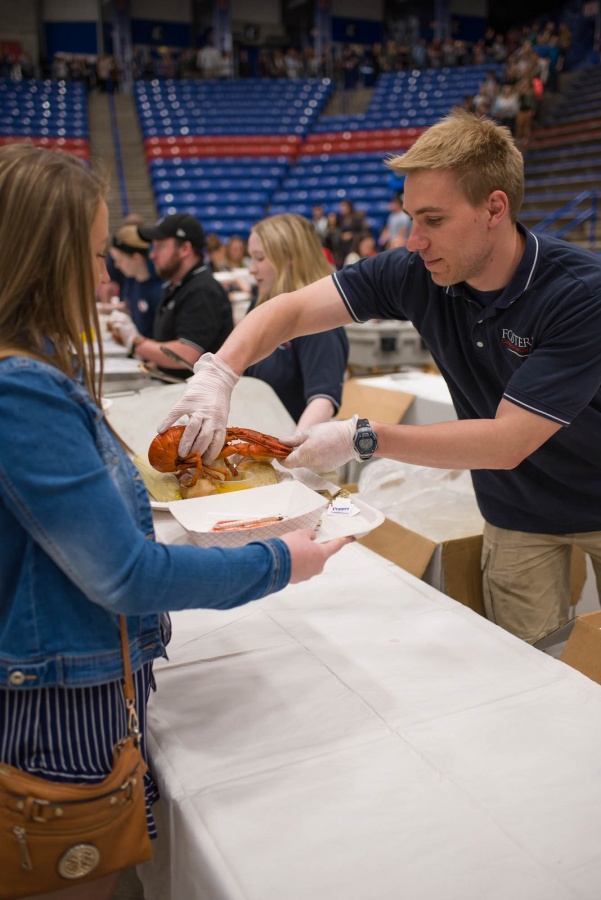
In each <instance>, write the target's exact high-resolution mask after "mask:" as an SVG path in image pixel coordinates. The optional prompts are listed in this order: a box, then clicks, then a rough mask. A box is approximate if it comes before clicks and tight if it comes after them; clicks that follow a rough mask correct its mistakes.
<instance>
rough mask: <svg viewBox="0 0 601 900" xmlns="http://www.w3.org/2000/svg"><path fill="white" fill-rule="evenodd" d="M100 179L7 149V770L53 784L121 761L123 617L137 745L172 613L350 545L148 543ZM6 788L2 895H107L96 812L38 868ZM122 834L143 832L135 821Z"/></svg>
mask: <svg viewBox="0 0 601 900" xmlns="http://www.w3.org/2000/svg"><path fill="white" fill-rule="evenodd" d="M104 194H105V190H104V185H103V183H102V181H101V179H100V178H99V177H98V176H97V175H95V174H94V172H93V171H90V170H88V169H87V168H86V167H85V166H84V165H83V164H82V163H81V162H80V161H79V160H77V159H76V158H75V157H74V156H70V155H69V154H67V153H55V152H50V151H47V150H39V149H37V148H35V147H33V146H29V145H25V144H18V145H10V146H6V147H3V148H1V149H0V533H1V534H2V554H1V556H0V585H2V600H1V602H0V722H2V723H3V727H2V728H1V729H0V778H2V779H6V778H8V777H15V778H21V779H23V778H25V777H26V778H27V780H28V781H31V780H32V778H35V780H36V782H38V781H43V782H44V786H45V788H46V787H47V782H48V781H50V782H52V783H53V788H52V789H53V790H54V791H55V793H56V792H58V791H59V790H61V787H60V785H62V784H66V785H71V788H73V787H74V786H80V785H85V786H86V787H89V788H90V789H91V788H92V787H93V786H94V785H96V786H98V784H99V783H100V782H104V781H105V779H107V777H109V776H111V774H112V773H113V748H114V747H115V745H117V744H118V743H119V742H120V741H121V740H122V739H124V738H125V737H126V735H127V733H128V726H127V718H128V717H127V713H126V702H125V697H124V695H123V690H122V678H123V674H124V665H123V657H122V652H121V645H120V623H121V622H122V619H121V617H122V616H123V617H125V623H124V624H126V632H125V634H124V645H125V646H127V645H129V656H130V657H131V668H132V671H133V679H134V685H135V706H136V710H137V718H138V720H139V729H140V731H139V741H140V750H141V752H142V754H143V755H145V752H146V751H145V741H146V735H145V730H146V702H147V698H148V695H149V693H150V690H151V689H152V688H153V687H154V680H153V675H152V663H153V660H154V659H156V658H157V657H160V656H165V645H166V643H167V642H168V640H169V631H170V627H169V619H168V616H167V615H166V612H167V610H172V609H173V610H176V609H187V608H197V607H211V608H214V609H216V610H218V609H229V608H231V607H235V606H239V605H242V604H244V603H247V602H248V601H250V600H254V599H257V598H259V597H263V596H265V595H267V594H269V593H271V592H273V591H279V590H281V589H282V588H283V587H285V586H286V585H287V584H288V583H289V582H297V581H302V580H305V579H307V578H310V577H312V576H313V575H316V574H318V573H319V572H320V571H321V570H322V568H323V566H324V564H325V562H326V561H327V559H328V558H329V557H330V556H331V555H332V553H334V552H336V551H337V550H339V549H340V548H341V547H342V546H343V545H344V544H345V543H348V539H345V538H342V539H339V540H335V541H331V542H329V543H327V544H318V543H316V542H315V541H314V540H313V538H314V537H315V535H314V533H312V532H310V531H309V530H301V531H296V532H292V533H290V534H287V535H285V536H284V537H283V538H281V539H275V540H268V541H257V542H254V543H251V544H247V545H246V546H244V547H240V548H236V549H223V548H207V549H201V548H200V547H194V546H171V545H166V544H157V543H155V540H154V531H153V522H152V512H151V508H150V503H149V499H148V494H147V492H146V489H145V487H144V484H143V482H142V481H141V479H140V477H139V475H138V473H137V471H136V469H135V468H134V466H133V463H132V462H131V460H130V459H129V457H128V454H127V452H126V450H125V449H124V447H123V446H122V443H121V442H120V440H119V439H118V437H117V436H116V435H115V433H114V432H113V430H112V428H111V427H110V425H109V424H108V422H107V420H106V419H105V416H104V413H103V409H102V401H101V380H100V378H99V377H98V376H97V371H98V368H99V366H100V368H101V363H102V351H101V348H100V346H96V343H95V338H94V334H98V333H99V324H98V313H97V310H96V302H95V297H96V290H97V288H98V285H99V284H100V283H101V282H107V281H108V278H109V276H108V273H107V270H106V265H105V256H106V245H107V241H108V237H109V230H108V210H107V206H106V202H105V200H104ZM32 222H35V228H33V229H32ZM207 355H209V354H207ZM97 364H98V365H97ZM236 380H237V379H236V378H234V382H235V381H236ZM214 396H215V397H216V398H217V399H218V400H219V397H220V392H219V390H216V391H215V395H214ZM224 402H225V401H224ZM128 708H129V704H128ZM132 709H133V707H132ZM9 767H11V768H10V769H9ZM11 770H16V772H14V776H13V772H12V771H11ZM7 773H8V774H7ZM13 783H14V782H13ZM135 783H137V782H135ZM2 784H4V782H3V783H2ZM144 787H145V798H146V809H145V810H144V804H142V806H141V807H140V809H139V810H138V807H137V806H136V810H137V811H138V812H141V817H142V818H141V826H142V829H143V832H142V833H143V834H144V835H145V834H146V832H145V831H144V826H145V825H146V827H147V831H148V833H149V834H150V835H151V836H152V834H153V832H154V823H153V820H152V812H151V804H152V802H153V801H154V800H155V799H156V797H157V790H156V786H155V784H154V781H153V779H152V777H151V775H150V773H149V772H147V773H146V775H145V776H144ZM38 790H39V791H40V792H41V790H42V788H41V786H38ZM2 792H3V796H2V799H1V801H0V827H1V831H0V833H1V838H0V855H1V858H2V866H1V870H2V880H1V882H0V896H3V897H14V896H19V897H22V896H25V895H26V896H27V897H28V898H32V897H34V896H35V897H43V898H46V897H52V898H56V900H59V898H60V900H108V898H109V897H111V896H112V895H113V892H114V889H115V884H116V881H117V877H118V872H115V871H114V868H115V867H117V868H118V867H119V866H118V864H116V863H115V861H114V860H115V857H114V856H109V855H105V857H104V858H103V859H102V860H101V862H102V865H103V866H104V869H102V870H101V871H103V872H104V873H106V874H103V876H102V877H101V878H98V875H97V874H94V873H95V866H97V865H98V863H99V859H95V858H94V853H93V852H92V851H94V847H93V846H92V844H91V843H87V842H88V841H92V842H93V840H94V835H90V834H89V831H88V826H87V825H86V829H85V830H83V829H82V830H81V831H78V832H77V845H78V846H79V845H81V846H83V847H86V846H87V847H88V849H89V848H90V847H91V851H90V853H88V854H87V855H86V856H85V857H81V859H80V862H81V865H80V864H79V863H78V867H77V869H76V870H75V869H70V870H69V871H67V874H65V875H63V872H62V868H61V866H60V865H59V866H58V875H57V862H58V861H57V860H56V859H55V860H50V856H48V860H49V861H48V864H47V865H46V866H44V864H43V863H41V862H40V857H38V856H36V853H35V851H32V852H31V856H29V855H28V854H29V850H28V840H29V841H31V839H32V834H30V835H29V837H28V836H27V832H26V831H25V829H23V828H20V829H19V830H18V829H17V828H16V827H14V826H12V825H11V817H13V818H14V816H17V815H18V808H17V807H16V806H14V805H9V803H8V802H5V797H6V789H5V788H4V786H2ZM34 796H36V795H34ZM38 796H40V793H38ZM41 796H44V794H43V793H41ZM143 799H144V797H142V800H143ZM23 807H24V809H25V812H23V815H26V809H27V808H26V807H25V804H23ZM30 812H31V811H30ZM31 814H32V815H33V813H31ZM39 815H40V814H39V813H38V816H39ZM57 815H58V813H57ZM69 815H71V813H70V812H69ZM91 815H92V813H91V812H89V811H88V819H87V820H86V821H87V822H89V821H90V817H91ZM65 818H67V816H65ZM39 821H40V820H39V818H38V819H37V820H36V825H35V826H34V829H33V832H32V833H33V835H34V837H35V833H39V829H40V825H39V824H38V822H39ZM43 821H44V819H43V818H42V822H43ZM139 826H140V820H138V827H139ZM65 827H66V828H67V826H65ZM36 829H37V832H36ZM128 833H129V828H128ZM71 840H73V838H71ZM125 843H127V842H125ZM130 844H131V847H132V848H135V847H137V846H138V844H137V843H136V841H135V838H133V836H132V841H131V842H130ZM36 846H38V847H39V844H36ZM71 849H74V848H71ZM75 849H76V848H75ZM97 855H98V854H97ZM132 855H133V854H132ZM127 858H128V860H130V862H131V863H132V864H133V863H134V862H139V861H141V859H139V858H138V857H136V859H135V860H134V859H132V858H131V857H130V856H128V857H127ZM24 860H25V863H24ZM84 862H85V867H84V865H83V863H84ZM105 863H106V864H105ZM121 865H123V863H121ZM63 878H64V885H62V879H63ZM56 879H59V880H60V881H61V887H60V889H59V890H56V889H55V887H54V881H55V880H56ZM51 883H52V884H53V887H52V888H49V887H48V885H49V884H51ZM48 890H52V893H51V894H48ZM25 892H26V893H25Z"/></svg>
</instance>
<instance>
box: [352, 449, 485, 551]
mask: <svg viewBox="0 0 601 900" xmlns="http://www.w3.org/2000/svg"><path fill="white" fill-rule="evenodd" d="M359 494H360V496H361V499H362V500H364V501H365V502H366V503H369V504H370V505H371V506H375V508H376V509H379V510H381V511H382V512H383V513H384V514H385V515H386V516H388V518H389V519H392V521H393V522H397V523H398V524H399V525H403V526H404V527H405V528H409V529H411V530H412V531H415V532H416V533H417V534H421V535H423V536H424V537H427V538H429V539H430V540H432V541H436V542H437V543H438V542H440V541H447V540H453V539H455V538H461V537H468V536H469V535H472V534H480V533H481V531H482V528H483V525H484V520H483V518H482V516H481V514H480V510H479V509H478V504H477V503H476V497H475V495H474V489H473V486H472V480H471V477H470V473H469V472H468V471H460V470H455V469H430V468H426V467H424V466H414V465H410V464H409V463H401V462H396V461H394V460H390V459H378V460H375V461H374V462H372V463H370V464H369V466H366V468H365V469H364V470H363V471H362V472H361V475H360V477H359Z"/></svg>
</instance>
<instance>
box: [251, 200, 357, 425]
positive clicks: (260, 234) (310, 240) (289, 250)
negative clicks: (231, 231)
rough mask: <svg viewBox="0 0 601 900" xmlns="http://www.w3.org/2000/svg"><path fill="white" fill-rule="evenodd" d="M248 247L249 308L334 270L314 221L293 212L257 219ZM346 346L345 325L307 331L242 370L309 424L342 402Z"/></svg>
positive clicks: (321, 419)
mask: <svg viewBox="0 0 601 900" xmlns="http://www.w3.org/2000/svg"><path fill="white" fill-rule="evenodd" d="M248 252H249V255H250V266H249V272H250V273H251V275H254V277H255V279H256V282H257V289H258V297H257V299H256V301H254V302H253V303H251V307H250V309H254V307H255V306H258V305H259V304H261V303H265V302H266V301H268V300H270V299H271V298H272V297H276V296H278V295H279V294H286V293H289V292H291V291H296V290H298V288H301V287H305V285H308V284H312V283H313V282H314V281H318V280H319V279H320V278H324V277H325V276H327V275H331V273H332V268H331V266H330V265H329V263H328V261H327V259H326V257H325V255H324V252H323V247H322V246H321V243H320V241H319V238H318V236H317V234H316V232H315V229H314V228H313V225H312V223H311V222H310V221H309V220H308V219H305V218H304V217H303V216H299V215H296V214H294V213H281V214H280V215H276V216H269V217H268V218H266V219H263V220H262V221H260V222H259V223H258V224H257V225H255V226H254V227H253V228H252V230H251V232H250V237H249V239H248ZM250 309H249V312H250ZM348 349H349V348H348V339H347V336H346V332H345V330H344V328H333V329H332V330H331V331H325V332H323V333H322V334H307V335H303V336H302V337H297V338H293V339H292V340H291V341H286V343H284V344H281V345H280V346H279V347H278V348H277V349H276V350H274V352H273V353H271V354H270V355H269V356H268V357H266V358H265V359H262V360H261V361H260V362H258V363H255V365H253V366H250V368H248V369H247V370H246V371H245V373H244V374H245V375H251V376H252V377H253V378H260V379H261V380H262V381H265V382H267V384H269V385H271V387H272V388H273V389H274V391H275V392H276V394H277V395H278V397H279V398H280V400H281V401H282V403H283V404H284V406H285V407H286V409H287V410H288V412H289V413H290V415H291V416H292V418H293V419H294V420H295V421H296V422H298V424H299V426H300V427H302V428H309V427H310V426H311V425H316V424H317V423H318V422H327V421H328V420H329V419H331V418H332V416H333V415H335V413H336V412H337V411H338V409H339V407H340V400H341V396H342V383H343V381H344V373H345V370H346V364H347V360H348Z"/></svg>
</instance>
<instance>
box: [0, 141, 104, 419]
mask: <svg viewBox="0 0 601 900" xmlns="http://www.w3.org/2000/svg"><path fill="white" fill-rule="evenodd" d="M105 192H106V185H105V181H104V179H103V178H102V177H101V176H100V175H98V174H95V173H94V172H92V171H91V170H89V169H88V168H87V167H86V166H85V164H84V163H82V162H81V161H80V160H78V159H76V157H74V156H72V155H70V154H68V153H63V152H60V151H58V152H57V151H50V150H41V149H38V148H36V147H34V146H33V145H31V144H8V145H6V146H4V147H2V148H0V347H2V349H10V350H14V351H15V352H17V353H18V352H19V351H22V352H23V353H25V354H26V355H30V356H35V357H37V358H38V359H41V360H43V361H45V362H48V363H50V364H51V365H53V366H56V368H58V369H60V370H61V371H62V372H64V373H65V374H66V375H68V376H69V377H73V374H74V371H77V370H79V371H80V372H81V373H82V374H83V377H84V380H85V382H86V386H87V387H88V390H89V391H90V394H91V395H92V397H94V399H95V400H96V401H97V402H98V403H100V402H101V401H100V397H99V385H98V378H97V376H96V372H95V357H96V352H95V335H98V334H99V332H100V329H99V323H98V314H97V311H96V277H95V267H94V262H93V252H92V247H91V243H90V232H91V229H92V225H93V223H94V219H95V217H96V215H97V213H98V209H99V206H100V203H101V202H102V200H103V199H104V196H105ZM48 340H50V341H52V346H51V347H48V344H47V341H48ZM99 354H100V355H101V352H100V351H99ZM74 367H75V369H74Z"/></svg>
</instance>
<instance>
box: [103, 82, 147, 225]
mask: <svg viewBox="0 0 601 900" xmlns="http://www.w3.org/2000/svg"><path fill="white" fill-rule="evenodd" d="M113 100H114V110H115V123H113V121H112V120H111V107H110V103H111V98H110V96H109V95H108V94H101V93H97V92H95V91H94V92H92V93H91V94H90V96H89V100H88V110H89V121H90V146H91V149H92V157H93V158H95V159H100V160H102V162H103V164H104V165H105V166H106V167H107V169H108V172H109V177H110V185H111V191H110V194H109V198H108V206H109V215H110V223H111V230H114V229H116V228H117V227H118V226H119V224H120V222H121V220H122V219H123V217H124V215H126V214H128V213H138V214H139V215H141V216H143V218H144V221H145V222H154V221H155V220H156V217H157V212H156V206H155V203H154V196H153V193H152V187H151V184H150V178H149V176H148V167H147V165H146V159H145V157H144V147H143V143H142V135H141V132H140V127H139V125H138V117H137V113H136V108H135V103H134V101H133V98H132V97H131V96H129V95H125V94H115V95H114V98H113ZM114 124H115V126H116V132H115V131H114ZM115 138H117V139H118V144H117V145H116V141H115ZM116 150H117V153H118V154H120V158H117V157H116Z"/></svg>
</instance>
